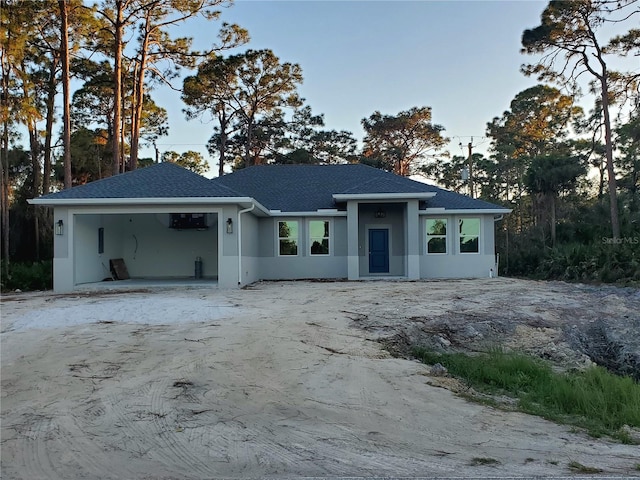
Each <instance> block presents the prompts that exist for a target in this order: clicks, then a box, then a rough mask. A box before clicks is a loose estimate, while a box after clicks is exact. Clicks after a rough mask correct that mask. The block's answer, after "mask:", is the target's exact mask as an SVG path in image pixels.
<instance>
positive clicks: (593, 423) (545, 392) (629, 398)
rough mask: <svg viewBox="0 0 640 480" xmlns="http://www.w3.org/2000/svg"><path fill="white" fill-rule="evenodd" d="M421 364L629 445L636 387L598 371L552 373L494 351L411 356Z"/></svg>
mask: <svg viewBox="0 0 640 480" xmlns="http://www.w3.org/2000/svg"><path fill="white" fill-rule="evenodd" d="M413 353H414V355H415V356H416V357H417V358H419V359H420V360H421V361H422V362H424V363H427V364H434V363H437V362H440V363H441V364H443V365H444V366H445V367H447V369H448V370H449V372H450V373H451V374H452V375H453V376H455V377H458V378H460V379H461V380H463V381H464V382H466V383H467V385H469V386H470V387H473V389H474V390H476V391H478V392H482V393H489V394H498V395H507V396H510V397H513V398H515V399H517V408H518V409H519V410H520V411H523V412H526V413H530V414H533V415H539V416H541V417H544V418H547V419H549V420H553V421H556V422H559V423H564V424H569V425H575V426H578V427H580V428H584V429H586V430H587V431H588V432H589V433H590V434H591V435H592V436H595V437H599V436H602V435H609V436H611V437H613V438H616V439H617V440H619V441H621V442H623V443H632V440H631V438H630V436H629V434H628V433H627V432H626V431H625V430H623V429H622V427H623V426H624V425H628V426H630V427H636V428H640V385H639V384H638V383H637V382H635V381H634V380H633V379H631V378H629V377H619V376H617V375H613V374H611V373H609V372H608V371H607V370H605V369H604V368H601V367H591V368H589V369H587V370H585V371H584V372H576V373H565V374H559V373H555V372H554V371H553V370H552V369H551V367H550V365H549V364H547V363H545V362H543V361H542V360H539V359H535V358H532V357H527V356H525V355H519V354H513V353H505V352H502V351H499V350H493V351H491V352H489V353H488V354H486V355H482V356H469V355H465V354H461V353H451V354H438V353H434V352H430V351H427V350H424V349H421V348H416V349H414V351H413Z"/></svg>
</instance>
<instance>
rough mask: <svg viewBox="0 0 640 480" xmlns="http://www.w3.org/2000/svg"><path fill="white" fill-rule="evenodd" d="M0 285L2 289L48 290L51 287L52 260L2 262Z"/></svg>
mask: <svg viewBox="0 0 640 480" xmlns="http://www.w3.org/2000/svg"><path fill="white" fill-rule="evenodd" d="M0 287H1V288H2V291H13V290H16V289H20V290H23V291H30V290H49V289H51V288H53V262H52V261H51V260H44V261H41V262H30V263H11V264H9V265H7V264H6V263H5V262H2V276H1V278H0Z"/></svg>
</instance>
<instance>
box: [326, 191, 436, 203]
mask: <svg viewBox="0 0 640 480" xmlns="http://www.w3.org/2000/svg"><path fill="white" fill-rule="evenodd" d="M435 196H436V194H435V192H414V193H410V192H402V193H334V194H333V199H334V200H335V201H336V202H347V201H349V200H363V201H366V200H426V199H428V198H433V197H435Z"/></svg>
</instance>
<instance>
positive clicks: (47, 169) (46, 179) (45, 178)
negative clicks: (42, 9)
mask: <svg viewBox="0 0 640 480" xmlns="http://www.w3.org/2000/svg"><path fill="white" fill-rule="evenodd" d="M57 68H58V56H57V55H55V53H54V57H53V60H52V62H51V70H50V71H49V81H48V85H47V90H48V91H47V101H46V109H47V117H46V122H45V137H44V156H43V165H42V166H43V175H42V193H43V194H44V195H46V194H47V193H49V190H50V189H51V139H52V137H53V120H54V114H55V102H56V69H57Z"/></svg>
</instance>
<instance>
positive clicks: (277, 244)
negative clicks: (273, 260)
mask: <svg viewBox="0 0 640 480" xmlns="http://www.w3.org/2000/svg"><path fill="white" fill-rule="evenodd" d="M281 223H295V224H296V226H297V235H296V236H295V237H294V236H291V235H289V236H288V237H281V236H280V224H281ZM282 240H294V241H295V245H296V253H295V254H287V253H282V250H281V248H280V242H281V241H282ZM276 252H277V253H278V257H298V256H300V220H299V219H295V220H276Z"/></svg>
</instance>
